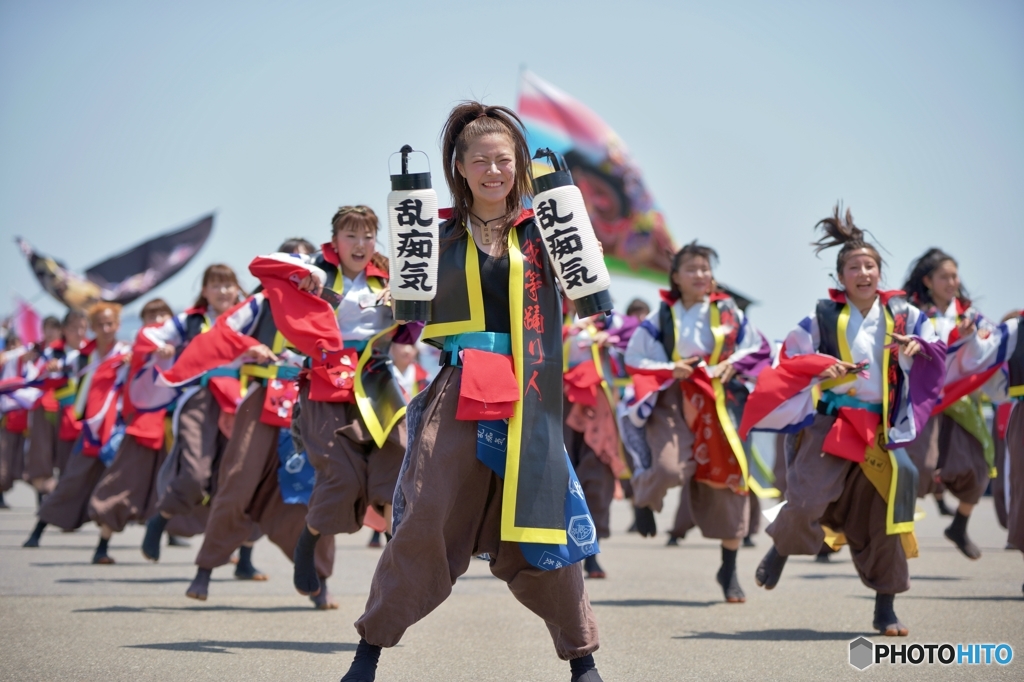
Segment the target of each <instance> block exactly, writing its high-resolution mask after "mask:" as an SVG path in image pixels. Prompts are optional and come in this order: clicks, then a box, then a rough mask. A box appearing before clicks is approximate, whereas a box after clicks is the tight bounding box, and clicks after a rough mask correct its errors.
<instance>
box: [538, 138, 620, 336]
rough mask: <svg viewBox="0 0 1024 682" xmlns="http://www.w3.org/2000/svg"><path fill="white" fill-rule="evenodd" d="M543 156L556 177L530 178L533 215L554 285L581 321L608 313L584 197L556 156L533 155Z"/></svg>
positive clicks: (604, 278) (606, 281) (605, 280)
mask: <svg viewBox="0 0 1024 682" xmlns="http://www.w3.org/2000/svg"><path fill="white" fill-rule="evenodd" d="M543 156H546V157H548V159H550V161H551V165H552V166H553V167H554V169H555V171H554V172H553V173H548V174H547V175H542V176H540V177H539V178H534V180H533V191H534V197H533V211H534V216H535V218H536V221H537V225H538V226H540V232H541V236H542V237H543V238H544V239H543V241H544V248H545V249H546V250H547V252H548V257H549V258H550V259H551V262H552V263H553V264H554V268H555V274H556V275H558V281H559V282H561V284H562V290H563V291H564V292H565V295H566V296H568V297H569V298H570V299H571V300H572V301H573V303H575V304H576V313H577V314H578V315H579V316H580V317H581V318H584V317H590V316H591V315H597V314H598V313H602V312H611V310H612V297H611V294H609V293H608V287H609V286H611V282H612V280H611V276H609V274H608V267H607V266H606V265H605V264H604V254H602V253H601V246H600V244H599V242H598V241H597V235H595V234H594V226H593V225H591V224H590V216H589V215H588V214H587V206H586V204H585V203H584V202H583V194H581V193H580V190H579V188H578V187H576V185H574V184H573V182H572V174H571V173H570V172H569V169H568V168H566V167H565V161H564V160H563V159H562V157H561V156H560V155H558V154H555V153H554V152H552V151H551V150H550V149H546V148H545V149H538V150H537V153H536V154H534V156H533V158H535V159H539V158H541V157H543Z"/></svg>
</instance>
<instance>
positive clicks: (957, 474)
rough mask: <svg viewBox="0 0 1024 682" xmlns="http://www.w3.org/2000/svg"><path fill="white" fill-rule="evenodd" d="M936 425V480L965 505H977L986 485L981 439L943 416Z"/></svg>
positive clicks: (985, 465)
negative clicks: (937, 472) (937, 442)
mask: <svg viewBox="0 0 1024 682" xmlns="http://www.w3.org/2000/svg"><path fill="white" fill-rule="evenodd" d="M941 420H942V421H941V422H940V424H939V453H940V454H939V480H941V481H942V484H943V485H944V486H945V487H946V490H948V491H949V492H951V493H953V495H954V496H955V497H956V499H958V500H960V501H961V502H963V503H965V504H977V503H978V500H980V499H981V496H982V495H984V494H985V489H986V488H988V481H989V478H988V474H989V468H988V462H986V461H985V448H984V447H983V446H982V444H981V441H979V440H978V439H977V438H975V437H974V436H972V435H971V434H969V433H968V432H967V430H966V429H964V427H962V426H960V425H959V424H957V423H956V422H955V421H953V419H952V418H950V417H947V416H945V415H943V416H942V417H941Z"/></svg>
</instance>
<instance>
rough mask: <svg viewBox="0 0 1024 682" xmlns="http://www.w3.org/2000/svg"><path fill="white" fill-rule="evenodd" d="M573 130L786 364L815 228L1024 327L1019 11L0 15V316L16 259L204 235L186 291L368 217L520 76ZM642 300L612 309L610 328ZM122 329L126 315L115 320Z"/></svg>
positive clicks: (623, 298)
mask: <svg viewBox="0 0 1024 682" xmlns="http://www.w3.org/2000/svg"><path fill="white" fill-rule="evenodd" d="M524 66H525V67H527V68H529V69H530V70H531V71H533V72H534V73H536V74H537V75H539V76H540V77H541V78H544V79H546V80H548V81H550V82H551V83H553V84H554V85H556V86H557V87H559V88H561V89H562V90H565V91H566V92H568V93H569V94H571V95H572V96H574V97H576V98H577V99H579V100H580V101H582V102H584V103H585V104H586V105H588V106H589V107H590V108H591V109H593V110H594V111H595V112H596V113H597V114H598V115H599V116H601V117H602V118H603V119H604V120H605V121H606V122H608V124H609V125H610V126H611V127H613V128H614V129H615V130H616V131H617V132H618V134H619V135H620V136H621V138H622V139H623V140H624V142H625V143H626V145H627V146H628V147H629V149H630V151H631V153H632V154H633V156H634V158H635V160H636V162H637V163H638V165H639V166H640V168H641V169H642V170H643V173H644V178H645V180H646V182H647V183H648V185H649V187H650V190H651V192H652V193H653V195H654V197H655V199H656V200H657V202H658V204H659V205H660V207H661V209H662V210H663V211H664V213H665V215H666V219H667V221H668V225H669V228H670V230H671V231H672V233H673V235H674V237H675V239H676V241H677V243H679V244H682V243H684V242H688V241H690V240H692V239H699V240H700V241H701V242H703V243H707V244H709V245H711V246H713V247H715V248H716V249H717V250H718V252H719V254H720V256H721V259H720V263H719V264H718V266H717V268H716V273H715V274H716V277H717V278H718V279H719V280H720V281H722V282H723V283H726V284H728V285H729V286H731V287H733V288H735V289H737V290H739V291H742V292H743V293H745V294H747V295H749V296H751V297H752V298H754V299H756V300H757V301H758V305H757V306H756V307H754V308H752V309H751V311H750V313H751V319H752V321H753V322H754V323H755V324H756V325H757V326H758V327H760V328H761V329H762V331H764V332H765V334H766V335H768V336H769V337H770V338H773V339H780V338H782V337H783V336H784V335H785V334H786V332H787V330H788V329H790V328H792V327H793V326H794V325H795V324H796V322H797V321H799V319H800V318H802V317H803V316H804V315H805V314H807V313H808V312H809V311H811V310H812V308H813V305H814V301H815V300H816V299H818V298H821V297H823V296H825V295H826V289H827V287H829V286H830V285H831V284H832V282H831V280H830V274H831V273H832V272H833V271H834V268H835V255H834V252H827V253H826V254H824V255H823V256H822V257H821V258H820V259H819V258H815V256H814V255H813V251H812V249H811V247H810V246H809V243H810V241H811V240H812V239H813V227H814V225H815V223H816V222H817V221H818V220H820V219H821V218H823V217H825V216H826V215H828V214H829V213H830V211H831V209H832V206H833V205H834V204H835V203H836V202H837V201H840V200H841V201H843V202H844V205H845V206H848V207H850V208H851V209H852V211H853V215H854V217H855V219H856V222H857V224H858V225H859V226H861V227H863V228H866V229H868V230H870V233H871V235H873V237H874V238H875V240H876V241H877V243H879V244H880V246H881V247H883V249H884V250H883V251H882V254H883V256H884V257H885V259H886V261H887V265H886V284H887V286H888V287H890V288H898V287H899V286H900V285H901V284H902V282H903V277H904V275H905V273H906V270H907V267H908V265H909V263H910V262H911V260H912V259H913V258H915V257H916V256H917V255H919V254H920V253H922V252H923V251H924V250H925V249H927V248H928V247H930V246H939V247H942V248H943V249H945V250H947V251H948V252H950V253H952V254H953V255H954V256H955V257H956V258H957V259H958V261H959V264H960V271H961V276H962V278H963V280H964V282H965V283H966V284H967V286H968V288H969V290H970V292H971V294H972V295H973V296H974V298H975V299H976V301H977V303H978V305H979V307H980V308H981V309H982V310H983V311H984V312H985V313H986V314H987V315H989V316H995V317H999V316H1001V315H1003V314H1004V313H1005V312H1007V311H1008V310H1010V309H1012V308H1015V307H1022V306H1024V268H1022V267H1021V257H1022V255H1024V254H1022V246H1024V222H1022V218H1021V212H1020V204H1021V198H1022V197H1024V3H1021V2H1010V1H1004V0H990V1H987V2H983V3H969V2H941V1H931V2H899V3H892V2H858V3H846V2H828V1H818V2H781V1H780V2H772V3H764V2H740V1H730V2H702V3H695V2H672V3H668V2H665V3H654V2H647V1H644V0H636V1H634V2H630V3H623V2H605V1H603V0H591V1H589V2H562V1H556V0H547V1H545V2H533V1H532V0H521V1H520V2H516V3H475V4H470V3H464V2H462V3H454V2H453V3H448V2H388V3H370V2H363V3H352V2H338V1H335V2H301V1H298V2H288V3H269V2H252V1H249V2H217V1H215V0H206V1H204V2H191V1H179V2H174V3H153V2H150V3H140V2H104V1H100V0H96V1H92V2H88V3H85V2H61V1H59V0H53V1H50V2H45V3H29V2H19V1H17V0H0V314H2V313H4V312H5V311H10V310H11V309H13V306H14V297H15V296H22V297H24V298H26V299H29V300H31V301H32V302H33V304H34V305H36V306H37V307H38V308H39V309H40V310H41V311H42V312H44V313H57V312H60V311H61V309H60V307H59V306H58V304H57V303H56V302H55V301H53V300H51V299H49V298H48V297H47V296H46V295H45V294H41V293H40V291H41V289H40V287H39V285H38V284H37V283H36V281H35V279H34V278H33V276H32V275H31V273H30V271H29V268H28V266H27V264H26V263H25V261H24V259H23V258H22V256H21V255H20V253H19V252H18V250H17V248H16V246H15V244H14V241H13V238H14V237H15V236H16V235H20V236H23V237H25V238H26V239H28V240H29V241H30V242H31V243H32V244H33V245H34V246H35V247H36V248H37V249H39V250H41V251H43V252H45V253H47V254H50V255H52V256H54V257H57V258H58V259H61V260H63V261H64V262H65V263H66V264H67V265H68V266H70V267H72V268H73V269H78V270H83V269H85V268H86V267H88V266H90V265H92V264H93V263H95V262H97V261H99V260H102V259H103V258H104V257H106V256H108V255H111V254H113V253H116V252H119V251H122V250H124V249H126V248H128V247H130V246H132V245H134V244H136V243H138V242H139V241H142V240H143V239H145V238H147V237H150V236H153V235H155V234H157V233H159V232H161V231H164V230H168V229H170V228H174V227H177V226H181V225H184V224H186V223H188V222H190V221H191V220H193V219H195V218H196V217H199V216H201V215H204V214H206V213H208V212H210V211H216V214H217V217H216V222H215V226H214V231H213V235H212V237H211V239H210V241H209V242H208V243H207V245H206V247H205V248H204V250H203V251H202V252H201V253H200V254H199V256H198V257H197V258H196V259H195V260H194V261H193V262H192V263H191V264H190V265H189V266H188V267H187V268H186V269H185V270H183V271H182V272H181V273H180V274H178V275H177V276H176V277H175V278H174V279H172V280H171V281H169V282H168V283H166V284H164V285H162V286H161V287H159V288H158V289H156V290H155V291H154V292H153V294H154V295H160V296H162V297H164V298H166V299H167V300H168V301H169V302H170V303H171V304H172V306H174V307H175V308H183V307H186V306H187V305H189V304H190V303H191V302H192V300H193V299H194V297H195V296H196V295H197V293H198V290H199V283H200V277H201V274H202V270H203V268H204V267H205V266H206V265H208V264H209V263H212V262H226V263H228V264H230V265H231V266H233V267H234V268H235V269H236V270H237V271H238V272H239V273H240V274H241V275H242V280H243V284H245V285H249V286H251V285H253V284H255V280H254V278H252V277H251V276H250V275H249V274H248V272H247V271H246V266H247V264H248V262H249V261H250V260H251V258H252V257H253V256H255V255H257V254H259V253H267V252H269V251H272V250H274V248H275V247H276V246H277V245H278V244H279V243H280V242H281V241H282V240H283V239H284V238H286V237H291V236H304V237H306V238H308V239H310V240H312V241H314V242H317V243H319V242H321V241H326V240H327V239H328V238H329V236H330V218H331V216H332V215H333V213H334V211H335V210H336V208H337V207H338V206H340V205H343V204H353V203H366V204H369V205H370V206H372V207H374V208H375V209H376V210H377V211H378V213H380V214H383V213H384V208H385V206H386V198H387V193H388V191H389V190H390V183H389V180H388V174H389V171H388V157H389V156H390V155H391V154H392V153H393V152H394V151H397V150H398V149H399V148H400V147H401V146H402V145H403V144H406V143H408V144H411V145H412V146H413V147H415V148H417V149H423V150H425V151H426V152H427V153H428V155H429V157H430V162H431V167H432V169H433V171H434V177H435V183H434V184H435V187H437V188H438V190H439V192H438V193H439V196H440V197H441V201H442V203H445V201H446V197H447V191H446V189H445V188H444V182H443V175H442V173H441V166H440V152H439V149H438V133H439V132H440V129H441V126H442V124H443V123H444V120H445V118H446V116H447V113H448V111H449V110H450V109H451V107H452V106H453V105H454V104H455V103H456V102H458V101H459V100H463V99H469V98H473V99H480V100H483V101H484V102H485V103H488V104H505V105H509V106H514V105H515V101H516V95H517V86H518V78H519V73H520V70H521V69H522V68H523V67H524ZM656 289H657V287H656V286H654V285H651V284H646V283H638V282H636V281H633V280H629V279H619V280H617V281H615V282H614V283H613V288H612V291H613V295H614V297H615V300H616V302H617V303H618V304H619V305H621V306H623V307H624V306H625V304H626V303H627V302H628V301H629V299H630V298H632V297H633V296H635V295H641V296H643V297H645V298H647V299H648V301H650V302H652V303H653V302H654V301H655V300H656V296H657V292H656ZM140 305H141V301H140V302H139V303H136V304H134V305H133V306H131V307H129V309H128V311H127V312H128V313H130V314H135V313H137V310H138V308H139V306H140Z"/></svg>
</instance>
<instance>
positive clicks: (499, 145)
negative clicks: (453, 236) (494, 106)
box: [455, 133, 516, 219]
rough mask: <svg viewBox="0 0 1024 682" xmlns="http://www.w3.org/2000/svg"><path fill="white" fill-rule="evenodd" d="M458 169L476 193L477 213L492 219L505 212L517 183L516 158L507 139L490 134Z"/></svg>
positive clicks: (475, 144) (470, 150)
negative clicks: (507, 200)
mask: <svg viewBox="0 0 1024 682" xmlns="http://www.w3.org/2000/svg"><path fill="white" fill-rule="evenodd" d="M455 167H456V168H457V169H458V171H459V175H461V176H462V177H463V178H465V179H466V184H468V185H469V190H470V192H472V193H473V206H472V207H473V212H474V213H476V214H477V215H479V216H480V217H481V218H484V219H490V218H492V217H496V215H495V214H497V215H501V214H503V213H504V212H505V206H506V205H505V199H506V198H507V197H508V195H509V192H511V191H512V188H513V186H514V185H515V180H516V154H515V149H514V148H513V146H512V140H510V139H509V138H508V136H507V135H501V134H498V133H489V134H487V135H482V136H481V137H479V138H477V139H476V140H474V141H473V142H471V143H470V144H469V146H468V147H467V148H466V153H465V154H463V156H462V159H460V160H458V161H456V162H455ZM484 213H488V214H489V215H483V214H484Z"/></svg>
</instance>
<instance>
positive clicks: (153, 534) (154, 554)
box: [142, 513, 170, 561]
mask: <svg viewBox="0 0 1024 682" xmlns="http://www.w3.org/2000/svg"><path fill="white" fill-rule="evenodd" d="M169 520H170V519H166V518H164V515H163V514H159V513H158V514H157V515H156V516H154V517H152V518H151V519H150V520H149V521H147V522H146V535H145V536H144V537H143V538H142V554H143V555H144V556H145V557H146V558H147V559H150V560H151V561H159V560H160V539H161V538H162V537H163V535H164V529H165V528H167V522H168V521H169Z"/></svg>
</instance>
